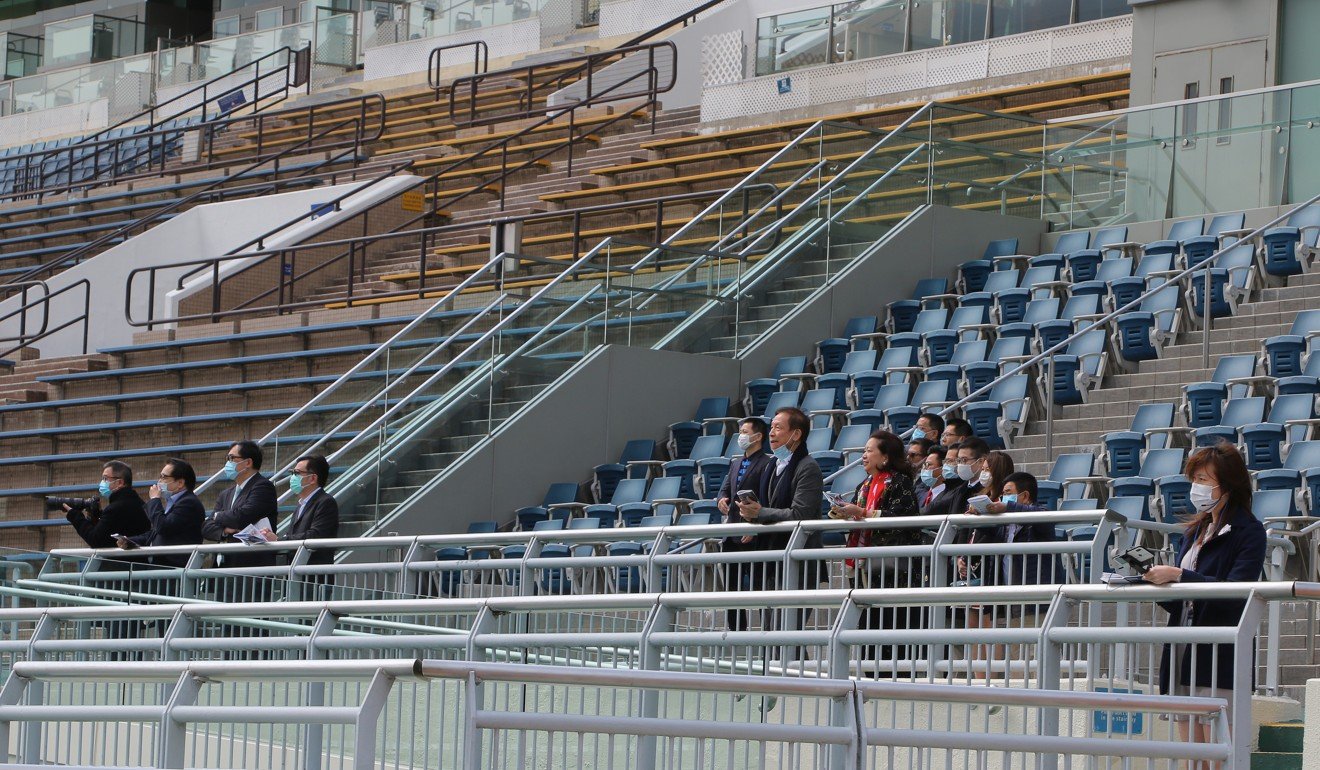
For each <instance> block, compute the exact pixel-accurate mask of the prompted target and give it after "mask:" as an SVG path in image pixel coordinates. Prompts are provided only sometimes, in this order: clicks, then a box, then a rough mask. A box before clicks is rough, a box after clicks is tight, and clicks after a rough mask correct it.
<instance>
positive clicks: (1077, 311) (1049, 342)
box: [1036, 294, 1104, 351]
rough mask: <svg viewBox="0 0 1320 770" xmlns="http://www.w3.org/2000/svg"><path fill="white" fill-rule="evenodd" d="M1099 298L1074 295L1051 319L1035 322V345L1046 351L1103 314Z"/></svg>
mask: <svg viewBox="0 0 1320 770" xmlns="http://www.w3.org/2000/svg"><path fill="white" fill-rule="evenodd" d="M1103 310H1104V309H1103V308H1102V307H1101V298H1100V297H1099V296H1095V295H1085V294H1083V295H1074V296H1071V297H1069V298H1068V301H1067V302H1066V303H1064V305H1063V311H1062V312H1060V313H1059V317H1058V318H1057V319H1056V320H1053V321H1041V322H1040V323H1038V324H1036V339H1037V345H1036V347H1037V348H1038V349H1039V350H1040V351H1046V350H1049V349H1050V348H1053V347H1054V346H1055V345H1058V344H1059V343H1061V342H1063V341H1064V340H1066V339H1068V338H1069V337H1071V336H1072V335H1073V333H1075V332H1076V331H1077V330H1078V329H1080V328H1084V325H1085V324H1087V323H1090V322H1091V320H1093V318H1098V317H1099V316H1101V315H1102V314H1103Z"/></svg>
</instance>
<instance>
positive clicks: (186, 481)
mask: <svg viewBox="0 0 1320 770" xmlns="http://www.w3.org/2000/svg"><path fill="white" fill-rule="evenodd" d="M165 464H166V465H168V466H170V475H171V476H173V477H174V480H175V481H182V482H183V486H184V488H185V489H187V490H188V491H189V492H191V491H193V490H194V489H196V488H197V471H195V470H193V467H192V466H191V465H189V464H188V462H187V461H186V460H180V459H179V458H177V457H171V458H170V459H168V460H166V461H165Z"/></svg>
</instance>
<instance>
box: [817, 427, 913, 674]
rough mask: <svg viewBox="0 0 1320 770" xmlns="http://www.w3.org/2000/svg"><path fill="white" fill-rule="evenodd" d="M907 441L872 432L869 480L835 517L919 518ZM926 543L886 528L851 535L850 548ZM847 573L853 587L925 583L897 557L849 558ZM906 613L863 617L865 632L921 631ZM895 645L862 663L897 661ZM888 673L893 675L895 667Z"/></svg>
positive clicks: (871, 651) (865, 457)
mask: <svg viewBox="0 0 1320 770" xmlns="http://www.w3.org/2000/svg"><path fill="white" fill-rule="evenodd" d="M904 449H905V447H904V446H903V442H902V440H901V439H899V437H898V436H895V435H894V434H893V433H890V432H889V431H887V430H878V431H876V432H875V433H873V434H871V438H870V439H868V440H867V442H866V448H865V450H863V452H862V467H863V468H865V469H866V473H867V476H866V479H865V480H864V481H863V482H862V483H861V484H859V485H858V486H857V490H856V492H855V493H854V494H853V502H852V503H850V504H847V505H841V506H836V507H835V508H833V509H831V510H830V515H831V516H833V517H835V518H838V519H849V520H853V521H860V520H862V519H873V518H882V519H883V518H891V517H894V516H916V515H917V493H916V485H915V482H914V480H913V475H914V474H913V470H912V465H911V464H910V463H909V462H908V459H907V454H906V452H905V451H904ZM920 542H921V530H919V529H917V528H911V529H882V530H860V529H859V530H853V531H852V532H849V533H848V546H849V547H850V548H866V547H872V546H877V547H880V546H894V545H916V544H918V543H920ZM845 566H846V568H847V569H846V572H847V574H848V577H849V580H850V582H851V583H852V586H853V587H854V588H907V587H910V586H920V585H923V584H924V583H925V579H926V576H925V574H924V571H920V570H914V569H912V568H911V567H912V566H913V563H912V561H911V560H910V559H909V558H908V557H902V558H894V559H847V560H845ZM910 614H911V613H909V612H908V610H906V609H899V610H895V609H889V608H885V609H871V610H868V611H866V613H865V614H864V615H863V617H862V624H861V627H862V628H909V627H912V626H915V627H918V628H919V627H920V624H921V622H922V621H921V618H919V617H910ZM893 651H894V650H893V647H892V646H890V645H883V646H881V647H879V648H878V649H876V648H866V649H863V650H862V655H861V656H859V657H861V658H863V659H866V658H871V659H874V660H877V662H878V661H891V660H893ZM887 668H889V673H891V675H892V672H893V669H892V668H891V667H887Z"/></svg>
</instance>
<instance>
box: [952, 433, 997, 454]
mask: <svg viewBox="0 0 1320 770" xmlns="http://www.w3.org/2000/svg"><path fill="white" fill-rule="evenodd" d="M958 448H959V449H968V450H971V452H972V454H974V455H976V458H977V459H978V460H979V459H981V458H982V457H985V456H986V455H988V454H990V445H989V444H987V443H985V442H984V441H982V440H981V439H979V438H976V437H975V436H973V437H972V438H969V439H965V440H963V441H961V442H959V444H958Z"/></svg>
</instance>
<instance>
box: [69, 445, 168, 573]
mask: <svg viewBox="0 0 1320 770" xmlns="http://www.w3.org/2000/svg"><path fill="white" fill-rule="evenodd" d="M97 492H99V493H100V495H101V498H102V499H103V500H105V504H104V505H105V507H104V508H100V509H92V508H80V509H78V510H76V511H75V510H73V509H71V508H70V507H69V506H67V505H66V506H64V517H65V518H66V519H68V520H69V523H70V524H72V525H73V529H74V531H76V532H77V533H78V537H81V538H82V539H83V542H85V543H87V545H88V546H89V547H91V548H114V547H115V539H114V537H112V535H125V536H127V537H132V536H134V535H140V534H142V533H143V532H146V531H147V530H148V529H151V522H150V521H149V520H148V519H147V507H146V506H145V505H143V504H142V498H140V497H138V495H137V493H136V492H134V491H133V469H132V468H130V467H129V466H128V464H127V463H121V462H119V461H118V460H112V461H110V462H108V463H106V464H105V466H104V467H103V468H101V484H100V486H99V487H97ZM110 568H111V569H113V567H110Z"/></svg>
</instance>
